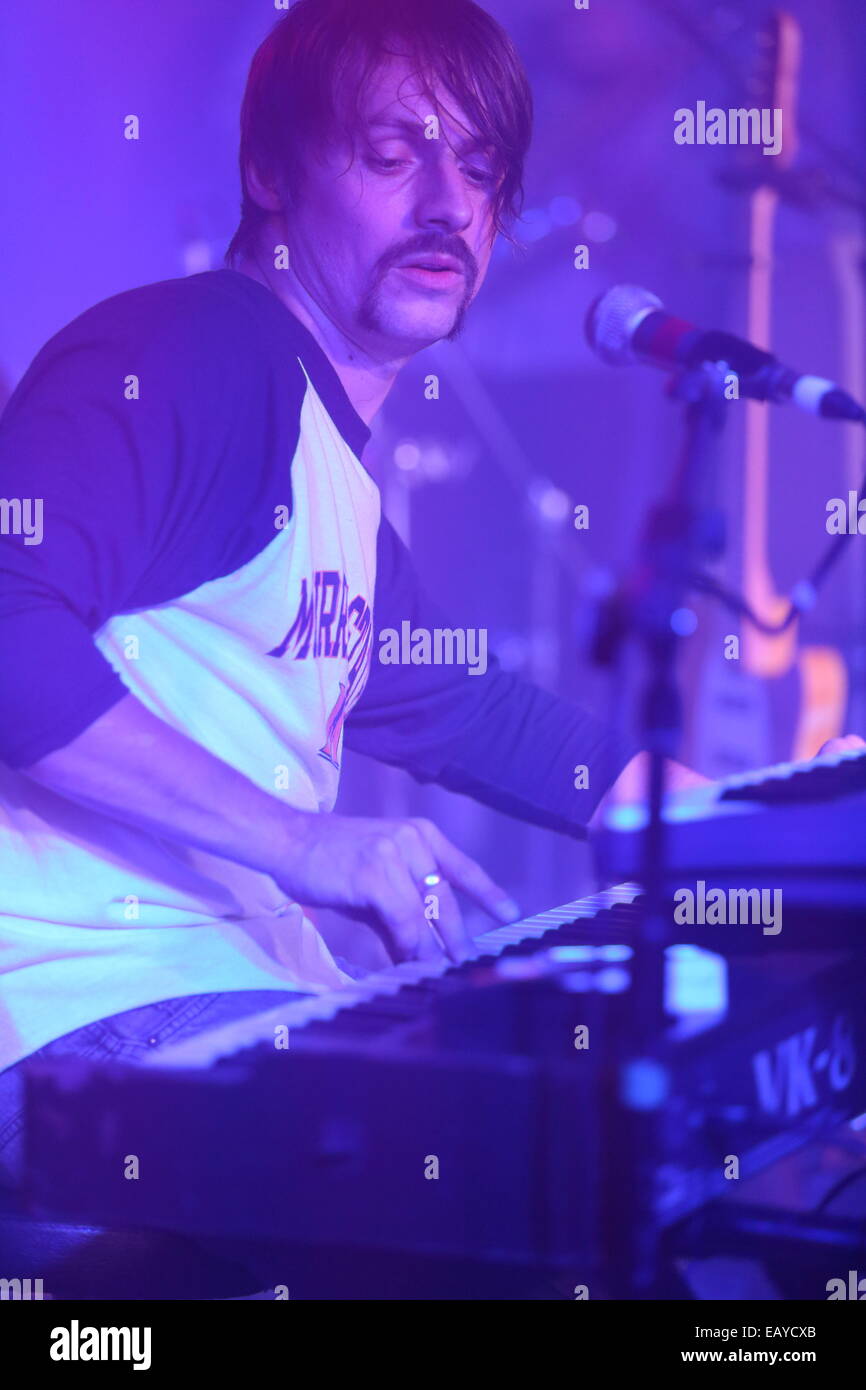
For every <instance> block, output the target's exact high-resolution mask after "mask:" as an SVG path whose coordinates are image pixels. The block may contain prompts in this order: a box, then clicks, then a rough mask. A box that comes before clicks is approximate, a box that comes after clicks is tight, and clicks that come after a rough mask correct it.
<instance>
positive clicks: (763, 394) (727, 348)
mask: <svg viewBox="0 0 866 1390" xmlns="http://www.w3.org/2000/svg"><path fill="white" fill-rule="evenodd" d="M586 337H587V342H588V343H589V345H590V347H591V348H592V350H593V352H595V353H596V354H597V355H598V356H599V357H600V358H601V360H602V361H603V362H607V363H608V364H609V365H610V366H614V367H619V366H624V365H626V364H628V363H632V362H646V363H649V364H650V365H651V366H654V367H662V368H664V369H666V370H667V371H672V370H675V369H676V368H677V367H698V366H700V364H701V363H702V362H726V363H727V364H728V366H729V367H730V369H731V371H732V372H735V373H736V375H737V377H738V378H739V389H740V392H741V394H742V395H744V396H751V397H752V398H754V399H755V400H759V401H774V402H778V403H787V402H788V401H791V402H793V404H794V405H797V406H799V407H800V409H801V410H807V411H808V412H809V413H810V414H812V415H821V416H823V417H824V419H828V420H861V421H862V420H866V411H864V410H863V407H862V406H861V405H858V403H857V401H855V400H854V397H853V396H849V395H848V393H847V391H843V390H842V388H841V387H839V386H837V385H836V383H835V382H834V381H827V380H826V379H825V378H824V377H820V376H804V375H802V374H801V373H800V372H795V371H793V370H792V369H791V368H790V367H786V366H785V365H784V364H783V363H782V362H780V361H779V360H778V359H777V358H776V357H774V356H773V355H772V354H771V353H769V352H764V351H763V349H762V348H758V347H755V345H754V343H750V342H747V341H746V339H745V338H738V337H736V336H735V335H734V334H733V333H723V332H720V331H717V330H715V329H702V328H696V327H695V326H694V324H691V323H686V322H685V320H684V319H678V318H675V317H674V315H673V314H669V313H668V312H667V310H666V309H665V308H664V305H663V304H662V302H661V300H660V299H658V298H657V297H656V296H655V295H654V294H651V293H650V291H649V290H644V289H641V288H640V287H639V286H637V285H614V287H613V289H610V290H607V291H606V292H605V293H604V294H602V295H599V297H598V298H597V299H595V300H593V302H592V304H591V305H590V306H589V310H588V312H587V315H586Z"/></svg>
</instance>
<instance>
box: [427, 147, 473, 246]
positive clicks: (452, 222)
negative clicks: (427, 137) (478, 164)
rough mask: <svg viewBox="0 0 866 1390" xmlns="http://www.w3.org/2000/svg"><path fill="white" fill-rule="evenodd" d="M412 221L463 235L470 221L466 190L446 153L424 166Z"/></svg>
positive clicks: (453, 161) (453, 160)
mask: <svg viewBox="0 0 866 1390" xmlns="http://www.w3.org/2000/svg"><path fill="white" fill-rule="evenodd" d="M415 221H416V222H417V224H418V226H419V227H425V228H435V229H436V230H437V231H440V232H452V233H453V232H462V231H465V230H466V228H467V227H468V226H469V224H470V222H471V221H472V202H471V200H470V197H469V189H468V187H467V184H466V179H465V178H464V176H463V174H462V173H461V171H460V169H459V168H458V166H457V162H456V160H455V159H454V157H453V156H450V155H448V154H447V153H446V154H445V155H440V157H439V158H437V159H431V160H430V161H429V162H428V163H427V164H426V167H425V168H424V170H423V172H422V174H421V176H420V179H419V181H418V185H417V200H416V206H415Z"/></svg>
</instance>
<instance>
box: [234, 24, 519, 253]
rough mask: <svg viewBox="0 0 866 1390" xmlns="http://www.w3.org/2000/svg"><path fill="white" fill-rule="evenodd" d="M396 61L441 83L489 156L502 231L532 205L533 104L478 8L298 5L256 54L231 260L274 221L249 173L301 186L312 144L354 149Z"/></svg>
mask: <svg viewBox="0 0 866 1390" xmlns="http://www.w3.org/2000/svg"><path fill="white" fill-rule="evenodd" d="M391 55H402V56H405V57H407V58H408V59H409V62H410V66H411V68H412V71H413V73H415V74H417V75H418V76H419V77H420V78H421V80H422V82H423V84H424V87H425V89H426V90H428V91H429V92H431V93H432V92H433V89H434V86H435V85H436V83H437V82H438V83H439V84H440V85H441V87H442V88H444V89H445V91H446V92H447V93H450V95H451V96H453V97H454V99H455V100H456V102H457V103H458V104H459V106H460V107H461V108H462V110H463V111H464V112H465V113H466V116H467V118H468V119H469V120H470V121H471V122H472V125H473V135H475V136H477V137H478V138H479V139H480V141H481V142H482V144H483V145H484V146H485V147H486V148H487V149H488V150H489V154H490V157H491V158H492V160H493V167H494V173H495V174H496V177H497V183H496V188H495V194H494V218H495V226H496V229H497V231H500V232H502V233H504V234H505V235H508V234H509V230H510V226H511V223H512V222H513V221H514V219H515V218H516V217H517V216H519V213H520V208H521V205H522V199H523V164H524V159H525V157H526V151H527V148H528V146H529V140H530V135H531V130H532V96H531V94H530V90H529V85H528V83H527V80H526V74H525V73H524V70H523V66H522V64H521V62H520V59H519V57H518V56H517V53H516V50H515V48H514V45H513V44H512V42H511V40H510V38H509V37H508V35H507V34H506V33H505V31H504V30H503V29H502V28H501V27H500V26H499V25H498V24H497V23H496V21H495V20H494V19H492V18H491V16H490V15H489V14H487V13H486V12H485V11H484V10H482V9H480V8H479V6H478V5H476V4H474V3H473V0H297V3H296V4H295V5H293V6H292V8H291V9H290V10H289V11H288V12H287V13H286V14H285V15H284V16H283V18H282V19H281V20H280V21H279V22H278V23H277V24H276V25H275V26H274V28H273V29H272V30H271V32H270V33H269V34H268V36H267V38H266V39H265V40H264V42H263V43H262V44H261V45H260V47H259V48H258V49H257V51H256V54H255V56H254V58H253V61H252V66H251V68H250V73H249V77H248V79H247V86H246V91H245V93H244V100H243V107H242V109H241V146H240V170H241V188H242V205H241V221H240V225H239V227H238V229H237V231H236V232H235V235H234V237H233V238H232V241H231V244H230V246H229V249H228V252H227V255H226V260H227V261H228V262H229V263H231V262H233V261H234V260H235V259H236V258H237V257H239V256H240V255H242V254H243V253H244V252H245V251H247V250H248V249H249V248H250V247H251V246H252V245H253V244H254V243H255V239H256V237H257V235H258V231H259V229H260V227H261V224H262V222H263V221H264V219H265V218H266V217H267V213H266V211H265V210H264V209H263V208H261V207H260V206H259V205H258V204H257V203H256V201H255V199H254V198H253V197H252V196H251V193H250V190H249V185H248V180H247V169H248V167H249V166H252V167H253V168H254V169H255V170H256V171H257V173H258V174H259V176H260V178H262V179H263V180H265V181H268V180H278V181H279V182H280V183H281V184H282V185H283V186H284V187H285V188H287V189H288V190H290V191H292V190H299V189H300V188H301V186H302V180H303V162H304V158H305V156H306V155H307V154H308V152H309V151H310V149H311V148H313V147H315V146H316V145H317V144H318V145H322V144H323V143H325V142H326V141H328V140H333V139H334V138H335V137H336V138H339V137H340V136H342V137H343V139H344V140H345V141H346V143H347V144H348V146H349V147H350V148H351V149H353V150H354V149H355V148H356V143H357V133H358V131H359V129H360V121H359V108H360V105H361V99H362V96H363V93H364V90H365V88H366V87H367V85H368V83H369V82H370V79H371V78H372V76H373V75H374V74H375V72H376V71H377V69H378V68H379V67H380V66H381V65H382V63H383V62H385V61H387V59H388V58H389V57H390V56H391Z"/></svg>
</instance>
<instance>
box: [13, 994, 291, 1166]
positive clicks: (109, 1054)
mask: <svg viewBox="0 0 866 1390" xmlns="http://www.w3.org/2000/svg"><path fill="white" fill-rule="evenodd" d="M308 997H309V996H307V995H304V994H299V993H296V992H295V991H293V990H283V989H262V990H238V991H237V992H236V993H231V992H230V993H227V994H193V995H186V996H184V997H183V998H180V999H164V1000H162V1001H161V1002H160V1003H158V1004H145V1005H144V1006H143V1007H142V1008H140V1009H129V1010H127V1012H126V1013H121V1014H114V1015H113V1016H112V1017H111V1018H102V1019H99V1020H98V1021H97V1022H96V1023H88V1024H87V1025H86V1026H85V1027H84V1028H77V1029H76V1030H75V1032H74V1033H67V1034H66V1036H65V1037H62V1038H57V1039H56V1040H55V1041H54V1042H50V1043H46V1045H45V1046H44V1047H41V1048H40V1049H39V1051H38V1052H34V1053H31V1057H27V1058H25V1059H24V1060H23V1061H21V1062H18V1063H16V1065H15V1066H12V1067H8V1068H7V1069H6V1071H3V1072H0V1188H2V1187H7V1188H16V1187H17V1186H18V1185H19V1183H20V1180H21V1176H22V1164H23V1137H24V1112H23V1090H24V1087H23V1076H22V1069H23V1068H24V1067H25V1066H26V1065H27V1063H28V1062H29V1061H30V1060H31V1058H32V1057H57V1056H59V1055H62V1054H63V1053H71V1054H74V1055H75V1056H78V1057H90V1058H93V1059H94V1060H110V1061H113V1062H128V1063H132V1064H133V1065H134V1064H135V1063H136V1062H140V1061H141V1059H142V1058H144V1057H146V1056H147V1055H148V1053H149V1052H151V1051H152V1050H153V1048H155V1047H160V1046H162V1044H164V1043H168V1042H172V1043H175V1042H181V1041H182V1040H183V1039H185V1038H190V1037H193V1036H194V1035H195V1034H196V1033H203V1032H205V1031H206V1030H207V1029H209V1028H215V1027H217V1026H218V1025H219V1024H224V1023H230V1022H232V1020H234V1019H239V1018H246V1017H247V1016H248V1015H249V1014H256V1013H262V1012H263V1011H264V1010H265V1009H273V1008H276V1007H277V1005H278V1004H280V1003H282V1002H284V1001H285V1002H286V1003H289V1002H291V1001H294V1000H296V999H304V998H308Z"/></svg>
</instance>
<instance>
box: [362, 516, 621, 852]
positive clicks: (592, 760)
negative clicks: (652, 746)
mask: <svg viewBox="0 0 866 1390" xmlns="http://www.w3.org/2000/svg"><path fill="white" fill-rule="evenodd" d="M405 621H408V622H409V623H410V624H411V628H412V629H413V630H419V629H425V630H427V631H433V630H434V629H436V628H450V627H453V623H450V622H448V621H447V620H446V619H445V618H444V617H443V615H442V614H441V613H440V612H439V611H438V610H437V609H436V607H435V605H434V604H433V603H432V602H431V600H430V599H429V598H428V597H427V595H426V594H425V593H424V591H423V589H422V588H421V587H420V585H419V583H418V581H417V578H416V575H415V571H414V568H413V566H412V563H411V560H410V558H409V555H408V552H407V550H406V547H405V546H404V545H403V543H402V541H400V539H399V537H398V536H397V534H396V532H395V531H394V529H393V527H392V526H391V525H390V523H389V522H388V521H386V520H385V519H383V521H382V524H381V527H380V530H379V546H378V560H377V576H376V598H375V603H374V622H375V640H374V646H373V658H372V664H371V668H370V676H369V679H368V681H367V686H366V688H365V690H364V693H363V695H362V696H361V699H360V700H359V701H358V704H357V705H356V707H355V709H354V710H353V711H352V713H351V714H350V716H349V718H348V720H347V722H346V727H345V734H344V741H345V744H346V746H347V748H350V749H354V750H355V751H357V752H360V753H366V754H368V755H369V756H370V757H373V758H377V759H379V760H380V761H381V762H385V763H391V764H393V765H395V766H397V767H402V768H404V769H405V770H406V771H407V772H410V773H411V774H412V775H413V776H414V777H415V778H416V779H417V780H418V781H420V782H430V781H433V782H438V783H440V784H441V785H442V786H444V787H447V788H448V789H449V790H451V791H457V792H463V793H465V794H466V795H468V796H472V797H474V798H475V799H476V800H477V801H481V802H484V803H485V804H487V805H489V806H492V807H494V808H495V809H496V810H499V811H504V812H506V813H507V814H509V815H512V816H516V817H518V818H519V819H521V820H526V821H530V822H532V823H534V824H536V825H542V826H546V827H548V828H549V829H552V830H559V831H562V832H564V833H566V834H572V835H576V836H578V837H579V838H582V837H583V836H584V835H585V833H586V825H587V823H588V821H589V820H590V818H591V816H592V814H593V812H594V811H595V809H596V807H597V806H598V803H599V801H600V800H601V798H602V797H603V795H604V793H605V792H606V791H608V789H609V788H610V787H611V786H612V784H613V783H614V782H615V781H616V779H617V777H618V776H619V774H620V772H621V771H622V769H623V768H624V767H625V765H626V763H627V762H629V761H630V760H631V758H632V757H634V755H635V754H636V753H637V752H638V751H639V750H638V746H637V745H636V744H635V745H631V744H630V743H629V742H628V741H625V740H620V739H619V738H617V737H616V736H615V735H614V733H613V732H612V730H610V729H609V728H608V727H607V726H606V725H605V724H603V723H602V722H601V721H600V720H598V719H596V718H595V717H594V716H593V715H592V714H590V713H589V712H588V711H586V710H584V709H581V708H580V707H579V706H578V705H575V704H572V703H570V702H569V701H567V700H563V699H560V698H558V697H557V696H555V695H551V694H549V693H548V692H547V691H545V690H542V689H541V688H540V687H538V686H536V685H533V684H532V683H531V682H529V681H526V680H524V679H522V678H521V677H519V676H517V675H514V674H512V673H509V672H505V671H503V670H502V669H501V668H500V666H499V664H498V663H497V661H496V659H495V658H489V659H488V666H487V671H486V672H485V674H484V675H469V673H468V671H467V670H466V668H465V667H463V668H461V667H458V666H453V665H445V664H442V665H433V664H429V665H408V664H407V665H397V664H384V663H382V662H381V661H380V660H379V639H380V637H381V634H382V632H383V630H384V629H393V630H396V631H397V632H400V630H401V624H402V623H403V622H405ZM578 766H585V767H586V768H587V769H588V775H589V780H588V786H586V787H581V788H580V789H578V788H576V787H575V780H582V778H580V779H576V778H575V769H576V768H577V767H578Z"/></svg>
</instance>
